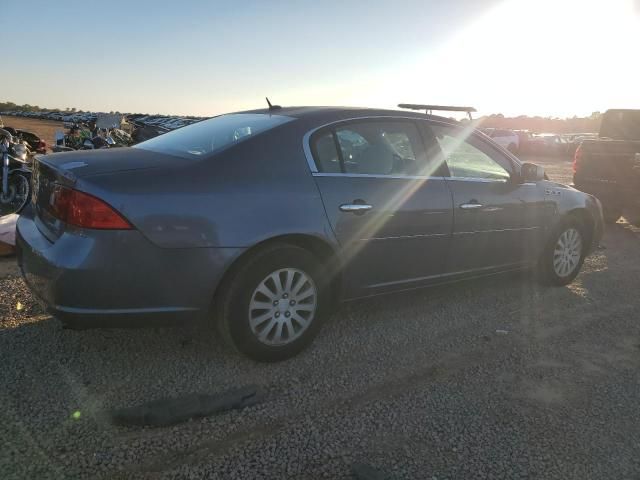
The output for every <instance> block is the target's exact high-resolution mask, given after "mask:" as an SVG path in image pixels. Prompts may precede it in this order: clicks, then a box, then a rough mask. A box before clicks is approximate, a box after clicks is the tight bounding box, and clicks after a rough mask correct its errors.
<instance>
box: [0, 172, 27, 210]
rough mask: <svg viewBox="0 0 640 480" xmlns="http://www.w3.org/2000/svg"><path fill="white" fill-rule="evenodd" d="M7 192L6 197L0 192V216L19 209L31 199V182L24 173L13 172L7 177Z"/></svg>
mask: <svg viewBox="0 0 640 480" xmlns="http://www.w3.org/2000/svg"><path fill="white" fill-rule="evenodd" d="M8 186H9V192H8V194H7V196H6V197H4V196H3V195H2V193H1V192H0V216H4V215H9V214H12V213H20V211H21V210H22V209H23V208H24V207H25V205H27V203H29V200H31V182H30V180H29V178H28V177H27V176H26V175H23V174H22V173H19V172H13V173H11V174H10V175H9V179H8Z"/></svg>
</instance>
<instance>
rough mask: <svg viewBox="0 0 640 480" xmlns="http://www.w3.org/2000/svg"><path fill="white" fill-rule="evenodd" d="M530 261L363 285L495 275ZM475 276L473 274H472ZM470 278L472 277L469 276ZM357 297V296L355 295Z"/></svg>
mask: <svg viewBox="0 0 640 480" xmlns="http://www.w3.org/2000/svg"><path fill="white" fill-rule="evenodd" d="M529 263H530V262H516V263H507V264H505V265H497V266H490V267H480V268H474V269H471V270H459V271H457V272H448V273H439V274H436V275H428V276H426V277H416V278H409V279H405V280H393V281H391V282H383V283H375V284H373V285H369V286H367V287H365V288H366V289H373V288H381V287H391V286H394V285H402V284H403V283H404V284H410V283H416V282H424V281H426V280H431V279H433V278H442V279H447V278H450V277H456V276H458V275H466V274H469V273H473V274H477V275H478V276H485V275H486V274H483V273H482V272H486V271H490V272H492V273H490V274H489V275H497V274H500V273H503V272H506V271H509V270H515V269H519V268H521V266H524V265H528V264H529ZM474 276H475V275H474ZM470 278H472V277H470ZM456 281H457V280H444V281H443V282H442V283H453V282H456ZM414 288H420V287H408V288H406V289H405V290H413V289H414ZM397 291H401V290H397ZM356 298H357V297H356Z"/></svg>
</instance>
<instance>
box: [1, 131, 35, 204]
mask: <svg viewBox="0 0 640 480" xmlns="http://www.w3.org/2000/svg"><path fill="white" fill-rule="evenodd" d="M0 154H2V190H0V216H3V215H9V214H11V213H19V212H20V211H21V210H22V209H23V208H24V206H25V205H26V204H27V203H28V202H29V200H30V199H31V169H30V168H29V155H28V150H27V148H26V146H25V145H24V144H22V143H17V142H14V140H13V137H12V136H11V134H10V133H9V132H7V131H6V130H1V129H0Z"/></svg>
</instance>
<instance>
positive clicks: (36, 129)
mask: <svg viewBox="0 0 640 480" xmlns="http://www.w3.org/2000/svg"><path fill="white" fill-rule="evenodd" d="M2 122H3V123H4V125H5V126H6V127H13V128H19V129H21V130H28V131H30V132H33V133H35V134H36V135H38V136H39V137H40V138H41V139H42V140H44V141H45V142H47V148H50V147H51V145H53V144H55V138H56V131H57V130H62V131H64V128H63V123H62V122H54V121H52V120H39V119H35V118H23V117H9V116H7V115H2Z"/></svg>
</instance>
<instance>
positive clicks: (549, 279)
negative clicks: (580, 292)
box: [538, 218, 587, 285]
mask: <svg viewBox="0 0 640 480" xmlns="http://www.w3.org/2000/svg"><path fill="white" fill-rule="evenodd" d="M586 252H587V237H586V235H585V230H584V227H583V226H582V224H581V223H580V222H579V221H578V220H577V219H573V218H567V219H565V220H564V221H562V222H561V223H560V225H559V226H558V227H557V228H556V229H555V231H554V234H553V235H552V236H551V238H550V240H549V242H548V243H547V246H546V247H545V249H544V251H543V252H542V255H541V256H540V260H539V264H538V272H539V276H540V280H541V281H542V282H543V283H546V284H550V285H567V284H569V283H571V282H572V281H573V280H574V279H575V278H576V276H577V275H578V273H580V268H581V267H582V264H583V263H584V259H585V254H586Z"/></svg>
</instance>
